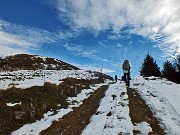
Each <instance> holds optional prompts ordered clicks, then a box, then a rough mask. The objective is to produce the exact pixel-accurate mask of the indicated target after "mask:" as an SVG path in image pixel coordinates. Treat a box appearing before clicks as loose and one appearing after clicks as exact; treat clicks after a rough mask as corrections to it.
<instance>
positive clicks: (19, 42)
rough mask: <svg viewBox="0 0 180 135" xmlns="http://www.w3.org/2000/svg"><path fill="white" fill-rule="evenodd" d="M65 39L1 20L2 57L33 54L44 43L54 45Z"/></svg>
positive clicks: (0, 41) (0, 45)
mask: <svg viewBox="0 0 180 135" xmlns="http://www.w3.org/2000/svg"><path fill="white" fill-rule="evenodd" d="M62 38H63V37H62V36H60V35H59V34H55V33H51V32H48V31H46V30H41V29H37V28H31V27H27V26H21V25H15V24H11V23H8V22H6V21H4V20H0V47H1V51H0V55H1V56H6V55H12V54H17V53H31V51H32V50H38V49H40V48H41V46H42V45H43V44H44V43H54V42H56V41H57V40H59V39H62Z"/></svg>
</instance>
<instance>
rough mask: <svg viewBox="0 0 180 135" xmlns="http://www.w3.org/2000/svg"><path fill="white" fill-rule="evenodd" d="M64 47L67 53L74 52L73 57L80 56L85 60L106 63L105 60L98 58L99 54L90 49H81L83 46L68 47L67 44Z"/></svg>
mask: <svg viewBox="0 0 180 135" xmlns="http://www.w3.org/2000/svg"><path fill="white" fill-rule="evenodd" d="M64 47H65V48H66V49H67V50H68V51H72V52H74V55H80V56H83V57H86V58H90V59H95V60H100V61H108V60H107V59H103V58H100V57H99V56H98V54H99V52H98V51H97V50H94V49H92V48H90V49H88V48H87V47H86V48H83V46H81V45H69V44H65V45H64Z"/></svg>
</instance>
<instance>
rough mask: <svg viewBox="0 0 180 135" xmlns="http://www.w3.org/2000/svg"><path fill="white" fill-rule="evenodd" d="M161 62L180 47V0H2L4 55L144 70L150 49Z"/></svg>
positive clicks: (0, 44) (0, 47)
mask: <svg viewBox="0 0 180 135" xmlns="http://www.w3.org/2000/svg"><path fill="white" fill-rule="evenodd" d="M148 52H149V53H150V54H151V55H152V56H153V58H154V59H155V60H156V61H157V63H158V65H159V66H160V67H161V66H162V63H163V62H164V61H165V60H166V59H171V58H173V57H174V56H175V55H177V54H178V53H180V1H179V0H165V1H157V0H146V1H144V0H138V1H135V0H107V1H104V0H98V1H96V0H18V1H12V0H0V56H7V55H13V54H19V53H30V54H38V55H42V56H48V57H54V58H58V59H61V60H64V61H66V62H69V63H71V64H74V65H77V66H78V67H80V68H85V69H94V70H100V69H101V68H103V72H104V73H107V74H110V75H112V76H114V75H115V74H117V75H118V77H120V76H121V75H122V71H121V64H122V62H123V61H124V60H125V59H128V60H129V61H130V63H131V65H132V70H131V73H132V76H136V75H138V74H139V72H138V70H139V68H140V67H141V65H142V62H143V59H144V57H145V56H146V54H147V53H148Z"/></svg>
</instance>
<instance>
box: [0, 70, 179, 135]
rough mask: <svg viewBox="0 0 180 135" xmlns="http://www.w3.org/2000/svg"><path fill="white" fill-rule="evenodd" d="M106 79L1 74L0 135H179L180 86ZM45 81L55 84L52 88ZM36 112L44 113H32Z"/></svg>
mask: <svg viewBox="0 0 180 135" xmlns="http://www.w3.org/2000/svg"><path fill="white" fill-rule="evenodd" d="M103 77H104V75H102V74H98V73H97V72H91V71H83V70H75V71H68V70H63V71H55V70H42V71H41V70H36V71H30V70H19V71H13V72H0V89H1V91H0V97H1V102H0V121H1V122H0V126H1V128H0V134H1V133H4V134H3V135H5V134H9V133H11V135H39V134H44V135H53V134H54V135H58V134H59V135H80V134H82V135H127V134H128V135H134V134H135V135H136V134H140V135H148V134H154V135H164V134H168V135H180V106H179V103H180V98H179V97H180V84H176V83H173V82H170V81H168V80H166V79H163V78H158V77H145V78H143V77H135V78H134V79H132V80H131V83H130V87H129V88H127V87H126V86H125V83H124V82H123V81H118V82H117V83H112V80H110V79H108V78H107V77H106V78H103ZM102 78H103V79H102ZM44 82H51V83H53V84H50V86H51V87H50V88H51V89H50V90H52V91H48V90H47V87H45V85H44ZM9 84H16V86H14V88H16V87H17V88H16V89H11V88H13V87H11V88H9ZM107 86H108V88H107ZM7 88H9V89H7ZM54 90H55V91H54ZM56 90H57V91H56ZM49 92H52V93H49ZM53 92H55V93H53ZM57 92H59V93H57ZM72 93H74V94H72ZM26 94H27V95H26ZM65 95H66V96H65ZM40 96H41V97H40ZM43 97H45V99H44V98H43ZM46 98H47V99H46ZM62 98H63V100H62ZM39 100H40V101H41V100H42V101H41V102H40V103H42V104H40V106H38V105H39V102H38V101H39ZM61 100H62V101H63V102H60V101H61ZM51 101H52V103H51V104H48V103H50V102H51ZM64 102H65V103H67V106H66V107H63V103H64ZM44 104H45V105H46V106H45V108H44V109H45V110H44V111H42V112H41V110H43V107H44V106H43V105H44ZM48 105H49V107H48V109H47V106H48ZM34 107H36V108H35V109H34ZM53 107H54V108H53ZM39 108H40V110H38V109H39ZM25 109H26V110H25ZM46 109H47V111H46ZM19 110H20V111H19ZM18 111H19V112H18ZM33 111H35V114H38V113H41V114H42V117H30V115H29V114H30V113H32V112H33ZM5 112H6V113H5ZM15 112H16V113H19V115H15ZM26 115H27V117H25V116H26ZM16 116H21V118H22V119H17V118H16ZM32 116H33V115H32ZM35 116H36V115H35ZM25 118H34V120H33V121H27V120H28V119H27V120H26V119H25ZM22 122H24V123H22ZM17 123H18V124H19V126H18V124H17ZM13 126H14V127H13ZM16 126H17V127H16Z"/></svg>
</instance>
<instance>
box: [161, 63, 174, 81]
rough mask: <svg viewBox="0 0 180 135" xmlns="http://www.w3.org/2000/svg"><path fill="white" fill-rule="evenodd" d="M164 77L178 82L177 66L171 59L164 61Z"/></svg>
mask: <svg viewBox="0 0 180 135" xmlns="http://www.w3.org/2000/svg"><path fill="white" fill-rule="evenodd" d="M162 77H164V78H166V79H168V80H169V81H173V82H176V68H175V66H174V65H173V64H172V63H171V62H170V61H169V60H167V61H166V62H164V63H163V70H162Z"/></svg>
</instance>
